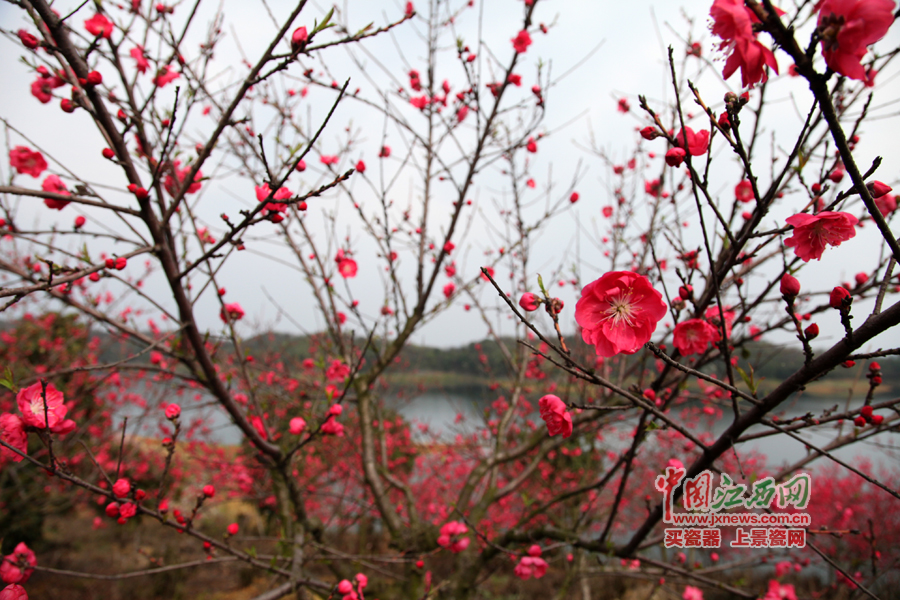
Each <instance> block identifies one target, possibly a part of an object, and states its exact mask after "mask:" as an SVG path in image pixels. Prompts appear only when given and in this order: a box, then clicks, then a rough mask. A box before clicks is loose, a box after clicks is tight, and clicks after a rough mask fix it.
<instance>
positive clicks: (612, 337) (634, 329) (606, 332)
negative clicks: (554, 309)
mask: <svg viewBox="0 0 900 600" xmlns="http://www.w3.org/2000/svg"><path fill="white" fill-rule="evenodd" d="M666 312H667V308H666V304H665V302H663V300H662V294H660V293H659V292H658V291H656V290H655V289H653V286H652V285H650V280H649V279H647V278H646V277H644V276H643V275H638V274H637V273H633V272H631V271H611V272H609V273H606V274H605V275H603V276H602V277H601V278H600V279H598V280H596V281H593V282H591V283H589V284H587V285H586V286H584V289H582V290H581V298H579V300H578V303H577V304H576V305H575V321H577V322H578V325H579V326H580V327H581V338H582V339H583V340H584V342H585V343H587V344H591V345H592V346H594V347H595V349H596V351H597V355H598V356H603V357H611V356H615V355H616V354H620V353H624V354H634V353H635V352H637V351H638V350H639V349H640V348H641V346H643V345H644V344H646V343H647V342H649V341H650V336H652V335H653V332H654V331H656V325H657V323H659V321H660V320H662V318H663V317H664V316H665V315H666Z"/></svg>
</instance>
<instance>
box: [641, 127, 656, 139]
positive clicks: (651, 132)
mask: <svg viewBox="0 0 900 600" xmlns="http://www.w3.org/2000/svg"><path fill="white" fill-rule="evenodd" d="M660 135H661V134H660V133H659V132H658V131H657V130H656V128H655V127H650V126H647V127H644V128H643V129H641V137H642V138H644V139H645V140H655V139H656V138H658V137H659V136H660Z"/></svg>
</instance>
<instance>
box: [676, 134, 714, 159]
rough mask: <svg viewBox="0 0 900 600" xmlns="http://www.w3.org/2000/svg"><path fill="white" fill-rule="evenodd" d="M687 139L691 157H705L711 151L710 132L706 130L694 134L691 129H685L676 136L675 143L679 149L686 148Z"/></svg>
mask: <svg viewBox="0 0 900 600" xmlns="http://www.w3.org/2000/svg"><path fill="white" fill-rule="evenodd" d="M685 138H687V147H686V149H687V151H688V152H690V154H691V156H703V155H704V154H706V151H707V150H709V131H707V130H706V129H704V130H702V131H698V132H697V133H694V130H693V129H691V128H690V127H685V128H684V129H682V130H681V131H679V132H678V135H676V136H675V143H676V144H677V145H678V147H679V148H685Z"/></svg>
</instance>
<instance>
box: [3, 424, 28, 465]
mask: <svg viewBox="0 0 900 600" xmlns="http://www.w3.org/2000/svg"><path fill="white" fill-rule="evenodd" d="M0 439H2V440H3V441H4V442H6V443H7V444H9V445H10V446H12V447H13V448H16V449H18V450H21V451H22V452H23V453H27V452H28V436H27V434H26V433H25V424H24V423H23V422H22V419H20V418H19V417H18V416H17V415H14V414H12V413H3V414H2V415H0ZM4 459H9V460H11V461H13V462H20V461H22V460H23V457H22V456H21V455H20V454H16V453H15V452H13V451H12V450H10V449H9V448H7V447H6V446H0V465H2V464H3V460H4Z"/></svg>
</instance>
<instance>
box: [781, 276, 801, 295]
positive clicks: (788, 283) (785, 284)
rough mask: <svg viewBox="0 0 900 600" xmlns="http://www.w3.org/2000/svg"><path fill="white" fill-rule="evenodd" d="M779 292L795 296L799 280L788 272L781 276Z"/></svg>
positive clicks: (798, 291)
mask: <svg viewBox="0 0 900 600" xmlns="http://www.w3.org/2000/svg"><path fill="white" fill-rule="evenodd" d="M780 289H781V294H782V295H783V296H787V297H788V298H795V297H796V296H797V294H799V293H800V282H799V281H797V278H796V277H794V276H793V275H791V274H790V273H785V274H784V275H783V276H782V277H781V288H780Z"/></svg>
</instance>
